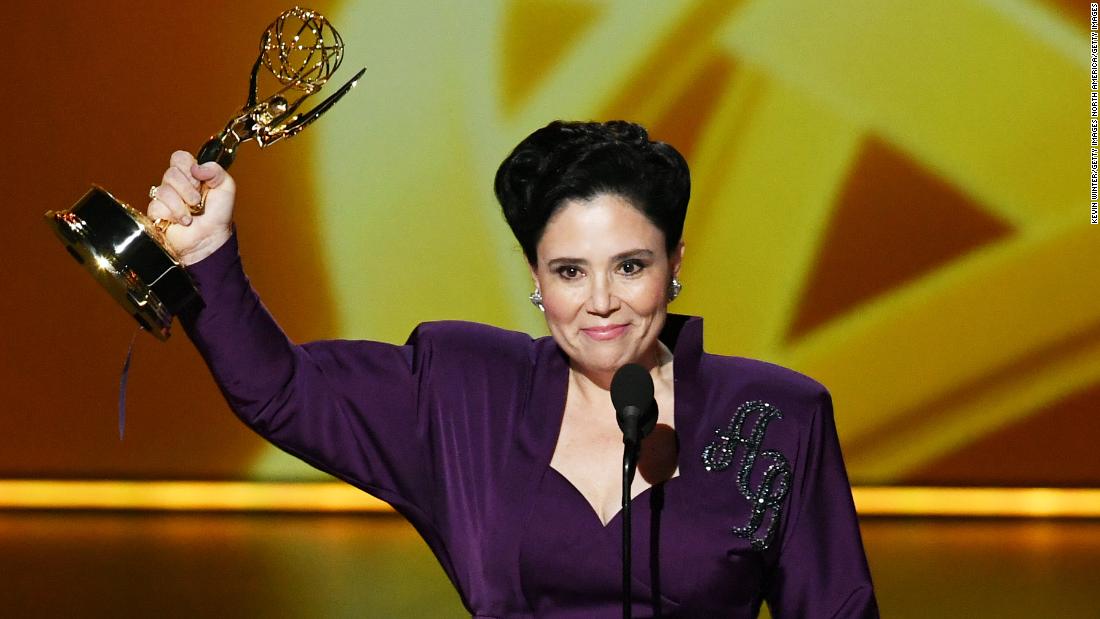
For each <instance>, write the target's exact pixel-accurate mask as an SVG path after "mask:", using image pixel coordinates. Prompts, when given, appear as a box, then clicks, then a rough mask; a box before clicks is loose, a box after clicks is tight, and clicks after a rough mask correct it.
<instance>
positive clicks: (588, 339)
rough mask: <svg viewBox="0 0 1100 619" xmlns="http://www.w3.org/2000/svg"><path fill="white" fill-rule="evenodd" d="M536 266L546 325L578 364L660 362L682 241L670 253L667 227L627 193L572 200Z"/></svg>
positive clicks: (602, 368)
mask: <svg viewBox="0 0 1100 619" xmlns="http://www.w3.org/2000/svg"><path fill="white" fill-rule="evenodd" d="M536 253H537V255H538V264H537V265H535V266H534V267H533V268H532V275H533V276H534V277H535V283H536V285H537V286H538V288H539V289H540V290H541V291H542V303H543V306H544V307H545V308H546V323H547V325H548V326H549V327H550V333H551V335H553V336H554V339H555V340H556V341H557V343H558V345H559V346H561V348H562V349H563V350H564V351H565V352H566V354H568V355H569V358H570V359H571V360H572V362H573V364H574V366H576V367H577V369H579V370H581V371H583V372H585V373H595V374H597V375H599V374H605V375H606V374H609V373H614V372H615V371H616V370H618V369H619V367H621V366H622V365H624V364H626V363H641V364H643V365H645V366H647V367H649V366H651V365H653V363H655V360H656V350H657V349H656V344H657V336H658V335H659V334H660V332H661V328H662V327H663V326H664V324H665V316H666V313H667V305H668V286H669V282H670V281H671V280H672V277H673V276H675V275H676V274H677V273H678V272H679V270H680V260H681V257H682V256H683V244H681V245H680V246H679V247H677V248H676V250H675V251H673V252H672V255H671V256H670V255H669V253H668V252H667V251H666V249H665V237H664V233H663V232H661V230H660V229H659V228H657V227H656V226H654V225H653V223H651V222H650V221H649V219H647V218H646V216H645V215H643V214H642V212H641V211H639V210H638V209H636V208H634V207H633V206H631V205H630V203H629V202H628V201H626V200H625V199H624V198H622V197H620V196H618V195H614V194H600V195H597V196H596V197H594V198H592V199H591V200H587V201H578V200H569V201H567V202H566V203H565V205H564V206H562V208H561V209H559V210H558V212H556V213H555V214H554V216H553V217H551V218H550V221H549V222H548V223H547V224H546V228H545V230H544V231H543V235H542V239H541V240H540V241H539V244H538V246H537V247H536Z"/></svg>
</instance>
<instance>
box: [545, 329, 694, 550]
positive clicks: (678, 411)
mask: <svg viewBox="0 0 1100 619" xmlns="http://www.w3.org/2000/svg"><path fill="white" fill-rule="evenodd" d="M695 320H697V321H699V322H700V323H701V322H702V321H701V320H699V319H695ZM690 321H691V318H690V317H688V316H680V315H676V314H669V315H668V316H667V318H666V323H665V327H664V329H663V330H662V333H661V336H662V337H660V340H661V342H662V343H664V344H665V346H667V347H668V349H669V351H671V352H672V360H673V365H672V419H673V424H674V427H673V430H674V431H676V432H677V433H679V432H680V429H681V428H683V427H685V426H684V425H683V419H682V418H683V415H684V412H683V411H684V410H685V408H687V407H688V406H690V405H689V404H688V403H687V399H688V398H689V394H686V393H684V392H682V390H681V386H682V385H684V384H685V383H684V381H685V379H686V378H687V377H690V376H694V374H695V368H696V365H697V363H698V359H695V358H692V356H691V355H692V354H693V353H694V354H698V355H701V354H702V350H701V349H702V333H701V328H699V329H697V330H698V331H700V333H698V334H695V333H693V334H692V335H691V337H692V339H693V340H695V339H697V340H699V341H698V342H695V341H692V342H688V341H685V338H684V336H685V335H686V334H685V333H684V329H685V327H687V326H688V323H689V322H690ZM700 326H701V325H700ZM673 328H674V329H675V330H676V333H675V335H676V337H675V340H674V341H673V344H672V345H671V346H669V345H668V343H667V342H665V338H664V337H663V336H664V335H665V333H666V331H669V330H670V329H673ZM689 348H691V349H694V348H699V349H700V350H698V351H697V352H696V351H694V350H688V349H689ZM558 353H559V354H560V357H559V362H561V368H560V371H561V372H562V376H561V377H560V378H559V380H561V381H562V382H563V383H564V389H563V390H562V391H561V392H560V395H559V397H558V399H557V401H556V402H555V403H554V404H555V406H554V410H555V412H556V421H557V425H556V428H557V429H556V431H554V432H553V433H552V434H553V439H552V440H551V441H550V445H549V450H548V455H547V457H546V459H545V462H546V468H547V469H551V471H547V472H546V473H544V475H543V479H545V475H546V474H553V475H557V476H558V477H559V478H560V479H561V480H562V481H564V482H565V483H566V484H567V485H568V486H569V487H570V489H571V492H573V493H574V494H576V495H577V496H578V497H579V498H580V499H581V501H582V502H583V503H584V505H585V507H586V508H587V511H588V512H589V514H590V515H591V518H592V519H593V520H594V521H595V523H596V524H597V526H599V528H600V529H602V530H604V531H607V530H608V529H610V528H611V525H612V524H614V523H615V522H616V521H617V520H620V519H621V518H620V517H621V516H622V513H623V508H622V506H621V504H620V506H619V509H618V510H617V511H616V512H615V513H614V514H613V515H612V516H611V518H610V519H609V520H608V521H607V523H606V524H605V523H604V522H603V520H601V519H600V513H599V511H598V510H597V508H596V506H595V505H593V504H592V503H591V502H590V501H589V500H588V497H586V496H584V493H583V492H581V491H580V488H578V487H577V485H576V484H574V483H573V481H572V480H571V479H569V478H568V477H566V476H565V474H564V473H562V472H561V471H559V470H558V469H556V468H554V467H553V466H552V465H551V463H552V462H553V460H554V453H555V452H556V451H557V448H558V440H559V439H560V437H561V428H562V424H563V422H564V421H565V405H566V402H567V400H568V398H569V371H570V370H569V358H568V357H567V356H566V355H565V352H564V351H562V350H561V349H560V348H558ZM689 382H690V381H689ZM683 451H684V450H683V449H678V450H677V452H676V469H675V471H676V474H675V475H673V476H672V477H670V478H668V479H666V480H665V481H663V482H661V483H660V484H654V485H650V486H649V487H648V488H646V489H645V490H643V491H641V492H640V493H638V495H637V496H634V497H631V499H630V500H631V503H632V506H633V501H634V500H635V499H637V498H640V497H642V496H644V495H646V494H648V493H649V492H650V491H651V490H653V488H654V487H655V486H658V485H662V484H667V483H668V482H670V481H672V480H673V479H678V478H680V477H681V476H683V474H684V471H685V468H684V462H683V459H682V458H681V456H682V455H683Z"/></svg>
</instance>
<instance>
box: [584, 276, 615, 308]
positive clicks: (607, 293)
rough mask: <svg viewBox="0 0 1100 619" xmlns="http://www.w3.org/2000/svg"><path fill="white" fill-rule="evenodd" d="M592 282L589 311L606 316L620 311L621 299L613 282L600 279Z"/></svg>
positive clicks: (597, 278)
mask: <svg viewBox="0 0 1100 619" xmlns="http://www.w3.org/2000/svg"><path fill="white" fill-rule="evenodd" d="M592 280H593V281H592V288H591V290H589V294H588V308H589V311H590V312H592V313H593V314H599V315H601V316H606V315H607V314H610V313H612V312H614V311H615V310H617V309H619V297H618V296H616V294H615V291H614V289H613V287H612V285H611V282H609V281H607V279H606V278H599V277H594V278H592Z"/></svg>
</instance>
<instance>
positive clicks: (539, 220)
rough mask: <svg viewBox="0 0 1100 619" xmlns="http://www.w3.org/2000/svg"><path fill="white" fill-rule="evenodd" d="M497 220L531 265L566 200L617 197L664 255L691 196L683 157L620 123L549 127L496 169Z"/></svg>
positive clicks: (681, 227) (680, 226) (675, 241)
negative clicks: (642, 220) (643, 222)
mask: <svg viewBox="0 0 1100 619" xmlns="http://www.w3.org/2000/svg"><path fill="white" fill-rule="evenodd" d="M494 188H495V190H496V195H497V200H498V201H499V202H500V206H501V208H502V209H503V210H504V218H505V219H506V220H507V221H508V226H509V227H511V228H512V233H513V234H514V235H515V236H516V240H517V241H519V244H520V247H522V248H523V253H524V255H526V256H527V261H528V262H529V263H531V264H535V262H536V261H537V254H536V251H535V248H536V246H537V245H538V242H539V240H540V239H541V238H542V234H543V231H544V230H545V228H546V223H547V222H548V221H549V220H550V217H551V216H553V214H554V213H555V212H556V211H557V210H558V209H559V208H560V207H561V206H562V204H563V203H564V202H565V201H567V200H571V199H572V200H588V199H591V198H594V197H596V196H597V195H599V194H603V193H608V194H614V195H618V196H620V197H622V198H624V199H626V200H627V201H628V202H630V204H631V205H633V206H634V207H635V208H637V209H638V210H639V211H641V212H642V214H644V215H645V216H646V217H647V218H648V219H649V220H650V221H651V222H653V225H655V226H657V228H659V229H660V230H661V231H662V232H664V235H665V245H666V249H667V250H668V251H669V252H670V253H671V252H672V250H673V249H675V248H676V245H677V244H679V242H680V237H681V236H682V235H683V231H684V217H685V216H686V215H687V205H688V198H689V196H690V195H691V175H690V173H689V172H688V166H687V162H686V161H685V160H684V157H683V156H682V155H680V153H679V152H678V151H677V150H676V149H675V148H673V147H672V146H670V145H668V144H665V143H664V142H654V141H651V140H650V139H649V134H648V133H647V132H646V130H645V128H644V127H642V126H641V125H638V124H635V123H631V122H626V121H624V120H612V121H608V122H604V123H599V122H566V121H560V120H556V121H554V122H552V123H550V124H549V125H546V126H545V127H543V128H541V129H539V130H537V131H535V132H534V133H532V134H531V135H529V136H527V138H526V139H524V140H523V141H522V142H520V143H519V145H518V146H516V148H515V150H513V151H512V153H511V154H510V155H508V157H507V158H506V159H505V160H504V162H503V163H501V164H500V168H499V169H497V175H496V181H495V184H494Z"/></svg>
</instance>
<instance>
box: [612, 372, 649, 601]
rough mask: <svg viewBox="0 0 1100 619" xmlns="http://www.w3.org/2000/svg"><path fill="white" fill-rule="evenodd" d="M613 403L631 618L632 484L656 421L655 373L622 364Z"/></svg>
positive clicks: (626, 591)
mask: <svg viewBox="0 0 1100 619" xmlns="http://www.w3.org/2000/svg"><path fill="white" fill-rule="evenodd" d="M611 403H612V404H614V405H615V419H617V420H618V422H619V429H620V430H622V431H623V503H622V505H623V511H622V515H623V548H622V554H623V619H631V617H632V605H631V602H632V598H633V593H632V591H631V584H630V521H631V517H630V486H631V484H633V482H634V471H635V469H636V467H637V465H638V453H639V452H640V451H641V449H640V447H641V445H642V439H643V438H645V437H646V436H647V435H648V434H649V433H650V432H652V431H653V427H654V426H656V425H657V401H656V400H654V399H653V377H651V376H650V375H649V372H647V371H646V369H645V368H643V367H642V366H640V365H638V364H636V363H628V364H626V365H624V366H623V367H621V368H619V371H617V372H615V376H614V377H612V379H611Z"/></svg>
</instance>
